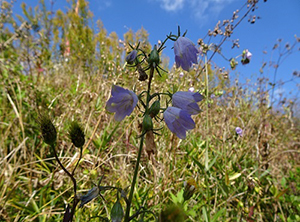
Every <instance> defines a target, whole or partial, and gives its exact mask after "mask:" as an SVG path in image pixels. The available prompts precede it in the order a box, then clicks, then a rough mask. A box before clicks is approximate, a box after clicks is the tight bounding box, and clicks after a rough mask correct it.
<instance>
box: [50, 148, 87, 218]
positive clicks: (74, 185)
mask: <svg viewBox="0 0 300 222" xmlns="http://www.w3.org/2000/svg"><path fill="white" fill-rule="evenodd" d="M51 148H52V150H53V153H54V157H55V159H56V161H57V162H58V164H59V165H60V167H61V168H62V169H63V171H65V173H66V174H67V175H68V176H69V177H70V178H71V180H72V182H73V188H74V197H73V206H72V209H71V213H70V216H67V218H68V219H67V221H68V222H72V221H73V216H74V213H75V209H76V206H77V204H78V202H79V201H78V199H77V194H76V193H77V184H76V179H75V178H74V176H73V175H72V174H71V173H70V172H69V171H68V170H67V169H66V168H65V167H64V165H63V164H62V163H61V162H60V160H59V158H58V156H57V153H56V151H55V145H54V144H52V145H51ZM80 158H81V157H80ZM79 160H80V159H79ZM79 160H78V162H79ZM64 220H65V219H64Z"/></svg>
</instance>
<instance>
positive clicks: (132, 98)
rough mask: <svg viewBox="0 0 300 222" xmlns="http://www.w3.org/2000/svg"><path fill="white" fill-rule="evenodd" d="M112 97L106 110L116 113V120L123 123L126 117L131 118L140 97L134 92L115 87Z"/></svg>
mask: <svg viewBox="0 0 300 222" xmlns="http://www.w3.org/2000/svg"><path fill="white" fill-rule="evenodd" d="M111 94H112V97H111V98H110V99H109V100H108V101H107V103H106V109H107V110H108V111H109V112H113V113H115V120H116V121H121V120H123V119H124V118H125V116H129V115H130V114H131V113H132V111H133V109H134V107H135V106H136V104H137V102H138V97H137V95H135V93H134V92H132V91H130V90H127V89H123V88H122V87H120V86H116V85H113V87H112V92H111Z"/></svg>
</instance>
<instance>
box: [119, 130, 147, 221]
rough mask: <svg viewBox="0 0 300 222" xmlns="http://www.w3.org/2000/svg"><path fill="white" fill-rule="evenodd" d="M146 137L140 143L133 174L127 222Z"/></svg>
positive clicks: (127, 216)
mask: <svg viewBox="0 0 300 222" xmlns="http://www.w3.org/2000/svg"><path fill="white" fill-rule="evenodd" d="M144 137H145V135H142V137H141V141H140V148H139V152H138V156H137V159H136V164H135V169H134V174H133V178H132V182H131V188H130V193H129V197H128V202H127V208H126V213H125V219H124V221H125V222H129V217H130V215H129V214H130V208H131V202H132V198H133V192H134V187H135V183H136V179H137V175H138V171H139V164H140V160H141V154H142V150H143V143H144Z"/></svg>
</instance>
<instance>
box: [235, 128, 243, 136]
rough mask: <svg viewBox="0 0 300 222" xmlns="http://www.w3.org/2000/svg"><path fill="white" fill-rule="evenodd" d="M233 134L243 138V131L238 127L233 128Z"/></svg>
mask: <svg viewBox="0 0 300 222" xmlns="http://www.w3.org/2000/svg"><path fill="white" fill-rule="evenodd" d="M235 132H236V134H238V135H239V136H243V130H242V129H241V128H240V127H236V128H235Z"/></svg>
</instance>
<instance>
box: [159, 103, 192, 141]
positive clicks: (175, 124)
mask: <svg viewBox="0 0 300 222" xmlns="http://www.w3.org/2000/svg"><path fill="white" fill-rule="evenodd" d="M164 120H165V122H166V124H167V127H168V128H169V129H170V130H171V132H172V133H174V134H175V135H176V136H177V137H178V138H180V139H185V137H186V131H188V130H191V129H194V128H195V122H194V120H193V119H192V118H191V115H190V114H189V113H188V112H187V111H186V110H183V109H179V108H177V107H168V108H167V109H166V110H165V112H164Z"/></svg>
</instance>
